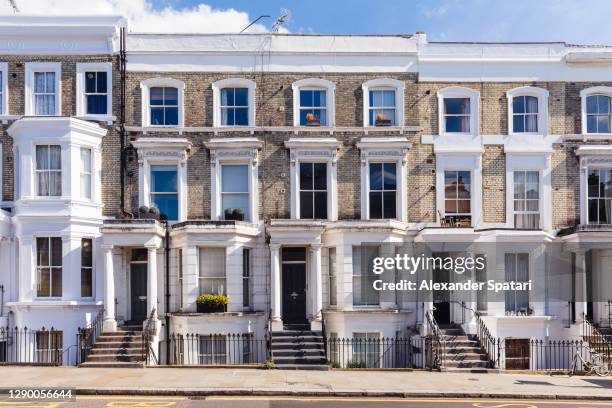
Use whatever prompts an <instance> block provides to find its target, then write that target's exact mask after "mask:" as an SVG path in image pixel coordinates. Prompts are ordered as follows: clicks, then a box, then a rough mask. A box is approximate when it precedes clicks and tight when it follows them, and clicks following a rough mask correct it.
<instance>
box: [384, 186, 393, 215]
mask: <svg viewBox="0 0 612 408" xmlns="http://www.w3.org/2000/svg"><path fill="white" fill-rule="evenodd" d="M383 204H384V208H383V213H384V214H383V215H384V218H395V217H396V214H395V211H396V209H395V208H396V199H395V191H388V192H385V193H383Z"/></svg>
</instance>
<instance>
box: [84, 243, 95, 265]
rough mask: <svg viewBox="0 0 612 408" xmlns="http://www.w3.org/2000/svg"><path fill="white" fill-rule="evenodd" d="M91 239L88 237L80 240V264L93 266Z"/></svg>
mask: <svg viewBox="0 0 612 408" xmlns="http://www.w3.org/2000/svg"><path fill="white" fill-rule="evenodd" d="M92 242H93V241H92V240H91V239H88V238H84V239H82V240H81V266H84V267H91V266H93V256H92V254H93V243H92Z"/></svg>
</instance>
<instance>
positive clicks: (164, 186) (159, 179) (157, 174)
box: [151, 165, 178, 193]
mask: <svg viewBox="0 0 612 408" xmlns="http://www.w3.org/2000/svg"><path fill="white" fill-rule="evenodd" d="M177 191H178V183H177V170H176V166H172V165H153V166H151V192H153V193H162V192H164V193H166V192H168V193H176V192H177Z"/></svg>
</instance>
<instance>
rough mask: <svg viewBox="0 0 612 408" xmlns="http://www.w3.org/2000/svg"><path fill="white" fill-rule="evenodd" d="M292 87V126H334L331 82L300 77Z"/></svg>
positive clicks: (332, 87)
mask: <svg viewBox="0 0 612 408" xmlns="http://www.w3.org/2000/svg"><path fill="white" fill-rule="evenodd" d="M292 87H293V126H325V127H332V126H334V91H335V89H336V86H335V85H334V83H333V82H330V81H327V80H325V79H316V78H311V79H302V80H300V81H296V82H294V83H293V85H292Z"/></svg>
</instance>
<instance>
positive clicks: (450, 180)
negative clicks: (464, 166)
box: [444, 170, 472, 217]
mask: <svg viewBox="0 0 612 408" xmlns="http://www.w3.org/2000/svg"><path fill="white" fill-rule="evenodd" d="M471 184H472V183H471V172H470V171H457V170H450V171H449V170H447V171H445V172H444V213H445V214H446V215H451V216H459V217H471V215H472V209H471Z"/></svg>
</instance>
